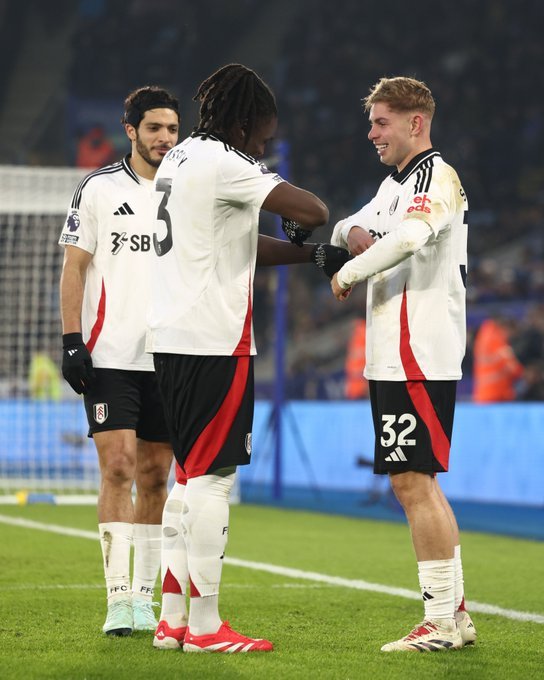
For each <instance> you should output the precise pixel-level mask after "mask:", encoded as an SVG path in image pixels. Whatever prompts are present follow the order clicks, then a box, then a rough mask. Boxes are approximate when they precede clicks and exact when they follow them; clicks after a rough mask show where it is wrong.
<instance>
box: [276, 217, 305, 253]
mask: <svg viewBox="0 0 544 680" xmlns="http://www.w3.org/2000/svg"><path fill="white" fill-rule="evenodd" d="M281 228H282V229H283V231H284V233H285V235H286V236H287V238H288V239H289V240H290V241H291V243H295V244H296V245H297V246H299V248H302V244H303V243H304V241H305V240H306V239H307V238H309V237H310V236H311V235H312V232H311V231H308V229H303V228H302V227H301V226H300V224H299V223H298V222H295V220H288V219H287V217H282V218H281Z"/></svg>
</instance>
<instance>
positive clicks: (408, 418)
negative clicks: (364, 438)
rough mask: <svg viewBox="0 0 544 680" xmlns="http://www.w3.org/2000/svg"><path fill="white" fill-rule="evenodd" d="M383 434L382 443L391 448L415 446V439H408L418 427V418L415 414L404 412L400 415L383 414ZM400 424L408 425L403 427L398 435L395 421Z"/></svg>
mask: <svg viewBox="0 0 544 680" xmlns="http://www.w3.org/2000/svg"><path fill="white" fill-rule="evenodd" d="M382 421H383V425H382V436H381V438H380V443H381V445H382V446H383V447H385V448H390V447H391V446H396V445H398V446H415V445H416V440H415V439H408V435H409V434H410V433H411V432H413V431H414V430H415V429H416V425H417V420H416V418H415V416H413V415H412V414H411V413H403V414H402V415H401V416H399V417H398V419H397V416H395V415H382ZM396 422H397V423H398V424H399V425H401V426H402V425H404V424H405V423H406V426H405V427H403V428H402V429H401V430H400V432H399V433H398V435H397V432H396V430H395V429H394V427H393V426H394V425H395V423H396Z"/></svg>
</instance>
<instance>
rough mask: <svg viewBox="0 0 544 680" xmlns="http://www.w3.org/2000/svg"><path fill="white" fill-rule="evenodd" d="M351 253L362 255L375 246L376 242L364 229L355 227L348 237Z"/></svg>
mask: <svg viewBox="0 0 544 680" xmlns="http://www.w3.org/2000/svg"><path fill="white" fill-rule="evenodd" d="M346 240H347V244H348V248H349V252H350V253H351V254H352V255H360V254H361V253H364V252H365V250H368V249H369V248H370V247H371V246H373V245H374V243H375V240H374V237H373V236H372V234H371V233H370V232H368V231H367V230H366V229H363V227H358V226H353V227H352V228H351V229H350V230H349V234H348V237H347V239H346Z"/></svg>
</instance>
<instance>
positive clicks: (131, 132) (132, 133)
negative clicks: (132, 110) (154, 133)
mask: <svg viewBox="0 0 544 680" xmlns="http://www.w3.org/2000/svg"><path fill="white" fill-rule="evenodd" d="M125 132H126V133H127V137H128V138H129V139H130V141H131V142H134V141H135V140H136V137H137V132H136V128H135V127H134V125H131V124H130V123H125Z"/></svg>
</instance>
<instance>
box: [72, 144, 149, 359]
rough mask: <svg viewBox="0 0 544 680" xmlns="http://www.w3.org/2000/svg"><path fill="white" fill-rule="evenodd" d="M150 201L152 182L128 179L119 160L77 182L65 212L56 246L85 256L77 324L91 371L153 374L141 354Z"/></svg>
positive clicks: (125, 161)
mask: <svg viewBox="0 0 544 680" xmlns="http://www.w3.org/2000/svg"><path fill="white" fill-rule="evenodd" d="M152 196H153V182H152V181H151V180H147V179H144V178H142V177H139V176H138V175H136V173H135V172H134V170H133V169H132V168H131V166H130V163H129V156H127V157H126V158H124V159H123V160H122V161H119V162H118V163H114V164H113V165H109V166H106V167H104V168H100V169H99V170H96V171H95V172H92V173H91V174H90V175H88V176H87V177H85V178H84V179H83V180H82V181H81V182H80V184H79V186H78V187H77V189H76V191H75V193H74V196H73V198H72V203H71V205H70V208H69V209H68V215H67V218H66V222H65V225H64V228H63V230H62V233H61V236H60V239H59V243H60V244H61V245H72V246H76V247H78V248H82V249H83V250H86V251H87V252H89V253H92V255H93V258H92V260H91V262H90V264H89V267H88V268H87V277H86V281H85V291H84V296H83V308H82V312H81V323H82V332H83V340H84V341H85V343H86V345H87V347H88V349H89V351H90V353H91V356H92V359H93V365H94V366H96V367H98V368H118V369H124V370H138V371H152V370H153V358H152V357H151V356H150V355H149V354H147V353H146V352H145V333H146V312H147V306H148V301H149V265H150V262H151V259H152V258H153V257H154V251H153V241H152V233H153V230H154V224H155V212H156V209H155V204H154V202H153V200H152Z"/></svg>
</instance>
